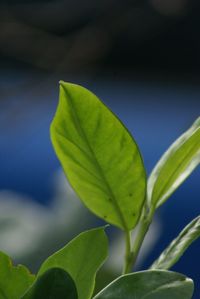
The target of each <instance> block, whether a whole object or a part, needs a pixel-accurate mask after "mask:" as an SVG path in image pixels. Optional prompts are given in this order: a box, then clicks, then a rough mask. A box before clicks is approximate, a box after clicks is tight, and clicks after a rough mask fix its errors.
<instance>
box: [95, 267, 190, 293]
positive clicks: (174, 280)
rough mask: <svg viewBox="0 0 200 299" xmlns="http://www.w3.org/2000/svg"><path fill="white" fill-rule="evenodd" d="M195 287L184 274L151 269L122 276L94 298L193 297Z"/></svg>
mask: <svg viewBox="0 0 200 299" xmlns="http://www.w3.org/2000/svg"><path fill="white" fill-rule="evenodd" d="M193 288H194V287H193V282H192V280H191V279H189V278H186V277H185V276H184V275H182V274H179V273H175V272H169V271H163V270H151V271H142V272H136V273H133V274H127V275H124V276H121V277H119V278H118V279H116V280H114V281H113V282H112V283H111V284H110V285H108V286H107V287H106V288H105V289H103V290H102V291H101V292H100V293H99V294H97V295H96V296H95V297H94V298H93V299H125V298H126V299H128V298H130V299H161V298H162V299H191V298H192V294H193Z"/></svg>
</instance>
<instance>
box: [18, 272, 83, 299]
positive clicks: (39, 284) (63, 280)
mask: <svg viewBox="0 0 200 299" xmlns="http://www.w3.org/2000/svg"><path fill="white" fill-rule="evenodd" d="M58 298H59V299H78V295H77V291H76V286H75V283H74V281H73V279H72V278H71V276H70V275H69V274H68V273H67V272H66V271H64V270H63V269H60V268H52V269H50V270H48V271H46V272H45V273H44V274H43V275H41V276H40V277H39V278H38V279H37V280H36V282H35V283H34V285H33V286H32V287H31V288H30V289H29V290H28V292H27V293H26V294H25V296H23V297H22V298H21V299H58Z"/></svg>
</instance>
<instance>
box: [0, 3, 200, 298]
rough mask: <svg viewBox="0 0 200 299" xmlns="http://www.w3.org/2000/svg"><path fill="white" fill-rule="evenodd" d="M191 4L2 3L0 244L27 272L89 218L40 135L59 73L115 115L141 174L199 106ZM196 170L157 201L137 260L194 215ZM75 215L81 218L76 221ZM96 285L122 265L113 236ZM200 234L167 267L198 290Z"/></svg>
mask: <svg viewBox="0 0 200 299" xmlns="http://www.w3.org/2000/svg"><path fill="white" fill-rule="evenodd" d="M199 31H200V3H199V1H196V0H190V1H189V0H149V1H142V0H140V1H137V0H135V1H134V0H132V1H128V0H123V1H122V0H115V1H112V0H109V1H104V0H101V1H98V0H96V1H92V0H86V1H80V0H73V1H72V0H63V1H56V0H51V1H48V0H43V1H42V0H37V1H33V0H32V1H31V0H26V1H25V0H24V1H23V0H21V1H15V0H7V1H1V2H0V136H1V138H0V250H2V251H5V252H7V253H8V254H9V255H10V256H11V257H12V258H13V259H14V261H15V262H16V263H19V262H20V263H25V264H26V265H27V266H29V267H30V269H32V271H34V272H35V271H36V270H37V269H38V267H39V265H40V263H41V262H42V260H43V259H44V258H45V257H46V256H47V255H48V254H51V253H52V252H54V251H55V250H57V249H58V248H60V247H61V246H63V245H64V244H66V242H67V241H69V240H70V239H71V238H72V237H74V236H75V235H76V234H77V233H79V232H81V231H83V230H84V229H89V228H92V227H95V226H97V225H101V224H102V223H103V222H102V221H101V220H99V219H97V218H96V217H94V216H92V215H91V213H90V212H88V211H87V210H86V209H85V208H84V206H83V205H82V204H81V203H80V201H79V200H78V199H77V197H76V195H75V194H74V193H73V191H72V189H71V188H70V186H69V185H68V183H67V181H66V179H65V177H64V175H63V173H62V170H61V168H60V165H59V162H58V160H57V158H56V156H55V154H54V151H53V149H52V146H51V143H50V138H49V125H50V122H51V120H52V117H53V115H54V113H55V109H56V105H57V100H58V81H59V80H60V79H62V80H64V81H70V82H74V83H78V84H82V85H84V86H85V87H87V88H89V89H90V90H92V91H93V92H94V93H96V94H97V95H98V96H99V97H100V98H101V99H103V101H104V102H105V103H106V104H107V105H108V106H109V107H110V108H111V109H112V110H113V111H114V112H115V113H116V114H117V115H118V116H119V117H120V118H121V120H122V121H123V122H124V124H125V125H126V126H127V127H128V128H129V130H130V131H131V133H132V134H133V136H134V137H135V139H136V141H137V143H138V145H139V147H140V149H141V152H142V155H143V158H144V162H145V166H146V168H147V173H148V174H149V173H150V171H151V170H152V168H153V167H154V165H155V163H156V162H157V160H158V159H159V158H160V156H161V155H162V153H163V152H164V151H165V150H166V149H167V148H168V146H169V145H170V144H171V143H172V142H173V141H174V140H175V139H176V138H177V137H178V136H179V135H180V134H181V133H182V132H183V131H185V130H186V129H187V128H188V127H189V126H190V125H191V124H192V122H193V121H194V120H195V119H196V118H197V117H198V116H199V114H200V54H199V53H200V37H199ZM199 178H200V170H199V169H197V170H195V171H194V173H193V174H192V175H191V176H190V177H189V178H188V179H187V180H186V182H185V183H184V184H183V185H182V186H181V187H180V188H179V189H178V190H177V191H176V192H175V193H174V195H173V196H172V198H170V200H169V201H168V202H167V203H165V204H164V206H163V207H162V208H160V209H159V211H158V212H157V215H156V219H155V222H154V223H153V225H152V228H151V231H150V235H149V237H148V238H147V239H146V242H145V245H144V247H143V251H142V254H141V256H140V260H139V262H138V265H137V269H138V270H140V269H145V268H147V267H148V266H150V265H151V263H152V262H153V260H154V259H155V257H156V256H157V255H158V254H159V253H160V252H161V251H162V250H163V249H164V248H165V247H166V246H167V245H168V243H169V242H170V241H171V240H172V239H173V238H174V237H176V235H177V234H178V233H179V232H180V230H181V229H182V228H183V227H184V226H185V225H186V224H187V223H188V222H190V221H191V220H192V219H193V218H194V217H196V216H197V215H199V214H200V202H199V199H200V196H199V194H200V188H199ZM79 219H82V223H80V220H79ZM108 234H109V237H110V240H111V241H110V250H111V252H112V258H111V259H110V260H109V261H108V262H107V264H106V265H105V267H104V269H103V270H102V272H101V273H100V274H101V275H100V274H99V275H98V287H100V286H102V285H103V284H104V283H106V282H107V281H108V280H110V279H112V278H113V277H115V276H116V275H118V274H119V273H120V271H121V259H120V258H121V257H122V256H123V250H124V249H123V244H122V236H121V234H120V233H119V232H118V231H117V230H115V229H113V228H109V229H108ZM199 249H200V240H198V241H196V242H195V244H193V245H192V246H191V247H190V249H189V250H188V251H187V253H186V254H185V255H184V257H182V259H181V260H180V261H179V262H178V263H177V265H176V266H175V267H174V268H173V270H175V271H178V272H183V273H185V274H186V275H188V276H190V277H192V278H193V279H194V280H195V284H196V292H195V295H194V299H197V298H199V295H198V294H199V293H200V261H199Z"/></svg>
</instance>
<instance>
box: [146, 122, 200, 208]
mask: <svg viewBox="0 0 200 299" xmlns="http://www.w3.org/2000/svg"><path fill="white" fill-rule="evenodd" d="M199 163H200V117H199V118H198V119H197V120H196V121H195V123H194V124H193V125H192V127H191V128H190V129H189V130H188V131H186V132H185V133H184V134H183V135H182V136H181V137H179V138H178V139H177V140H176V141H175V142H174V143H173V144H172V145H171V146H170V148H169V149H168V150H167V151H166V152H165V154H164V155H163V156H162V157H161V159H160V161H159V162H158V164H157V165H156V166H155V168H154V170H153V171H152V173H151V175H150V177H149V180H148V188H147V192H148V202H149V206H151V205H153V206H156V207H159V206H160V205H162V204H163V203H164V202H165V201H166V199H167V198H168V197H169V196H170V195H171V194H172V193H173V192H174V191H175V190H176V189H177V188H178V186H179V185H180V184H181V183H182V182H183V181H184V180H185V179H186V178H187V177H188V176H189V175H190V173H191V172H192V171H193V170H194V169H195V168H196V167H197V166H198V165H199Z"/></svg>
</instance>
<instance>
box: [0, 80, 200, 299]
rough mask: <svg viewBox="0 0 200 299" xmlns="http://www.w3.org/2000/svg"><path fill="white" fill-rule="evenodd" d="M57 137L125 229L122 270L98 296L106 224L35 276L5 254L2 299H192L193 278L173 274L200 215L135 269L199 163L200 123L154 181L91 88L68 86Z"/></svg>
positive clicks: (86, 192)
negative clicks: (156, 219)
mask: <svg viewBox="0 0 200 299" xmlns="http://www.w3.org/2000/svg"><path fill="white" fill-rule="evenodd" d="M51 139H52V143H53V146H54V149H55V152H56V154H57V156H58V158H59V160H60V162H61V165H62V167H63V169H64V172H65V174H66V176H67V179H68V180H69V182H70V184H71V186H72V187H73V188H74V190H75V192H76V193H77V194H78V196H79V197H80V199H81V200H82V202H83V204H84V205H85V206H86V207H87V208H88V209H89V210H90V211H91V212H93V213H94V214H95V215H97V216H98V217H100V218H102V219H103V220H104V221H106V222H107V223H109V224H111V225H114V226H116V227H118V228H119V229H121V230H122V231H123V232H124V235H125V256H124V268H123V272H122V275H121V276H120V277H118V278H117V279H116V280H114V281H113V282H111V284H109V285H108V286H106V287H105V288H104V289H103V290H101V291H100V292H99V293H98V294H97V295H96V296H95V297H93V291H94V287H95V276H96V273H97V271H98V269H99V268H100V267H101V265H102V264H103V262H104V261H105V259H106V257H107V255H108V239H107V236H106V234H105V227H100V228H96V229H92V230H89V231H86V232H83V233H82V234H80V235H79V236H77V237H76V238H75V239H73V240H72V241H71V242H70V243H69V244H67V245H66V246H65V247H64V248H62V249H61V250H59V251H58V252H56V253H54V254H53V255H52V256H50V257H49V258H48V259H47V260H46V261H44V263H43V264H42V265H41V267H40V269H39V271H38V273H37V275H36V276H34V275H31V274H30V273H29V271H28V270H27V269H26V268H25V267H24V266H17V267H15V266H13V265H12V263H11V261H10V259H9V257H8V256H7V255H5V254H4V253H0V299H50V298H51V299H58V298H59V299H62V298H63V299H64V298H65V299H91V298H93V299H160V298H162V299H172V298H174V299H190V298H191V297H192V294H193V288H194V286H193V281H192V280H191V279H190V278H187V277H186V276H184V275H183V274H180V273H175V272H172V271H169V269H170V268H171V267H172V266H173V265H174V264H175V263H176V262H177V261H178V260H179V258H180V257H181V256H182V255H183V253H184V252H185V250H186V249H187V248H188V247H189V246H190V245H191V243H192V242H193V241H194V240H196V239H197V238H198V237H199V236H200V217H197V218H196V219H194V220H193V221H192V222H191V223H190V224H188V225H187V226H186V227H185V228H184V229H183V231H182V232H181V233H180V234H179V236H178V237H177V238H175V239H174V240H173V241H172V243H171V244H170V245H169V246H168V247H167V248H166V249H165V250H164V252H163V253H161V255H160V257H158V259H157V260H156V261H154V262H153V264H152V266H151V267H150V269H148V270H145V271H141V272H132V269H133V266H134V264H135V262H136V260H137V257H138V254H139V251H140V248H141V246H142V243H143V240H144V238H145V236H146V233H147V232H148V229H149V226H150V225H151V222H152V220H153V216H154V214H155V212H156V210H157V208H159V207H160V206H161V205H162V204H163V203H164V202H165V201H166V200H167V199H168V198H169V197H170V196H171V194H172V193H173V192H174V191H175V190H176V189H177V188H178V187H179V186H180V185H181V183H182V182H183V181H184V180H185V179H186V178H187V177H188V176H189V175H190V174H191V172H192V171H193V170H194V169H195V168H196V167H197V166H198V165H199V163H200V118H198V119H197V120H196V121H195V122H194V124H193V125H192V126H191V127H190V128H189V129H188V130H187V131H186V132H185V133H183V135H182V136H180V137H179V138H178V139H177V140H176V141H175V142H174V143H173V144H172V145H171V146H170V147H169V149H168V150H167V151H166V152H165V153H164V155H163V156H162V157H161V159H160V161H159V162H158V163H157V165H156V166H155V168H154V169H153V171H152V173H151V174H150V176H149V178H147V176H146V171H145V167H144V163H143V160H142V156H141V153H140V150H139V148H138V146H137V143H136V141H135V140H134V138H133V137H132V135H131V134H130V132H129V131H128V130H127V128H126V127H125V126H124V125H123V124H122V122H121V121H120V120H119V119H118V118H117V116H116V115H114V114H113V112H112V111H110V110H109V108H108V107H106V106H105V105H104V104H103V103H102V101H100V100H99V99H98V98H97V97H96V96H95V95H94V94H93V93H91V92H90V91H88V90H87V89H85V88H83V87H81V86H78V85H74V84H70V83H65V82H63V81H61V82H60V98H59V104H58V108H57V111H56V114H55V117H54V119H53V121H52V124H51ZM136 227H137V231H136V237H135V238H134V239H132V231H133V230H134V229H136Z"/></svg>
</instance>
